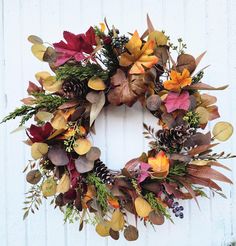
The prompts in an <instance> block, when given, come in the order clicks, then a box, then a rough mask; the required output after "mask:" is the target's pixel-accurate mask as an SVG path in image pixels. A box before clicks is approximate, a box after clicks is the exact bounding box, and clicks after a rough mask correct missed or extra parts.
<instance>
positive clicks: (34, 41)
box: [28, 35, 43, 44]
mask: <svg viewBox="0 0 236 246" xmlns="http://www.w3.org/2000/svg"><path fill="white" fill-rule="evenodd" d="M28 41H29V42H31V43H32V44H43V40H42V39H41V38H40V37H38V36H36V35H30V36H29V37H28Z"/></svg>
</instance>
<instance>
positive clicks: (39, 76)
mask: <svg viewBox="0 0 236 246" xmlns="http://www.w3.org/2000/svg"><path fill="white" fill-rule="evenodd" d="M50 76H51V74H50V73H49V72H47V71H41V72H38V73H36V74H35V78H36V79H37V80H38V81H39V82H40V81H42V80H45V79H46V78H48V77H50Z"/></svg>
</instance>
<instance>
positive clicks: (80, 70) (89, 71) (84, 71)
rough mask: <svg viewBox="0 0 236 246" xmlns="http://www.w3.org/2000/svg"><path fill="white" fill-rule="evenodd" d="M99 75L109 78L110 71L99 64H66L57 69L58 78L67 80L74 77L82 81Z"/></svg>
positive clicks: (105, 78)
mask: <svg viewBox="0 0 236 246" xmlns="http://www.w3.org/2000/svg"><path fill="white" fill-rule="evenodd" d="M96 77H99V78H101V79H102V80H107V78H108V73H107V71H105V70H103V69H102V68H101V67H100V66H99V65H97V64H87V65H86V66H81V65H80V66H72V65H69V64H65V65H64V66H62V67H60V68H58V69H57V70H56V78H57V80H66V79H69V78H74V79H77V80H80V81H83V80H88V79H89V78H96Z"/></svg>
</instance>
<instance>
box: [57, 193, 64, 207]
mask: <svg viewBox="0 0 236 246" xmlns="http://www.w3.org/2000/svg"><path fill="white" fill-rule="evenodd" d="M55 204H56V205H57V206H59V207H62V206H64V205H65V203H64V199H63V194H62V193H61V194H59V195H58V196H57V197H56V199H55Z"/></svg>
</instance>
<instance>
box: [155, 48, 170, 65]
mask: <svg viewBox="0 0 236 246" xmlns="http://www.w3.org/2000/svg"><path fill="white" fill-rule="evenodd" d="M168 50H169V47H168V46H167V45H164V46H159V47H157V48H156V49H155V51H154V55H155V56H157V57H158V59H159V60H158V63H157V64H160V65H161V66H165V65H166V63H167V61H168V59H169V55H168Z"/></svg>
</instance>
